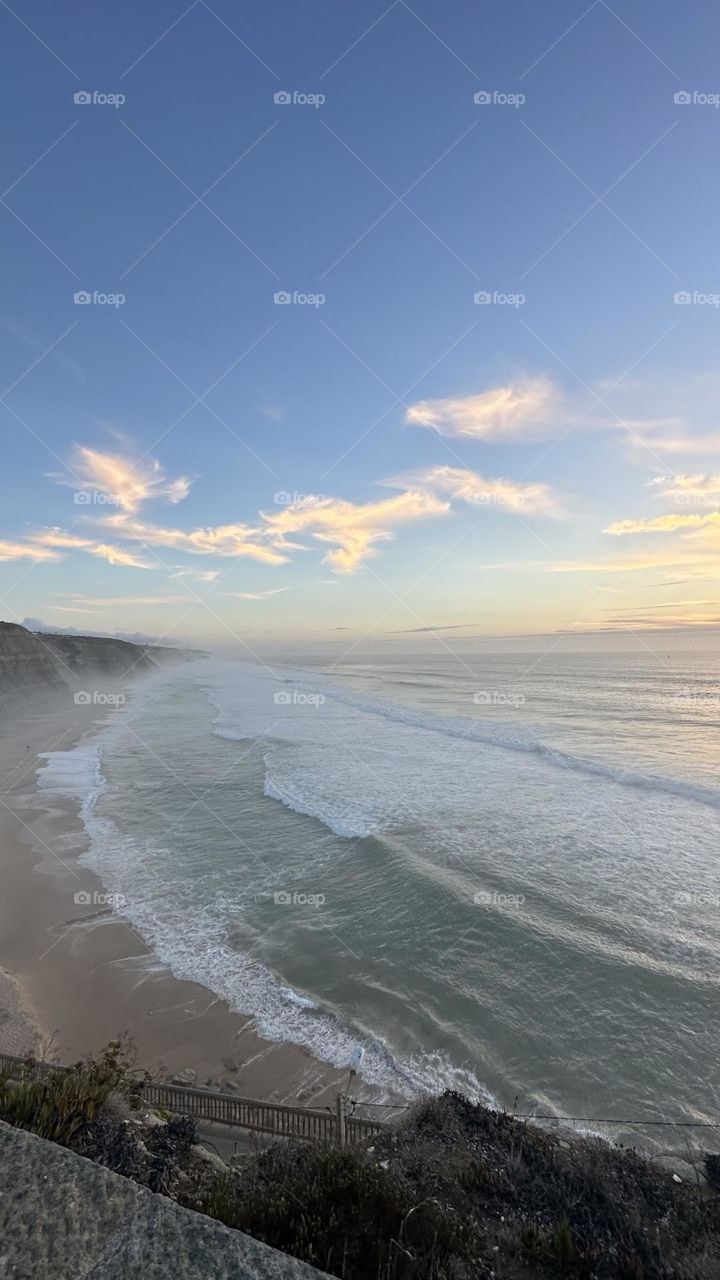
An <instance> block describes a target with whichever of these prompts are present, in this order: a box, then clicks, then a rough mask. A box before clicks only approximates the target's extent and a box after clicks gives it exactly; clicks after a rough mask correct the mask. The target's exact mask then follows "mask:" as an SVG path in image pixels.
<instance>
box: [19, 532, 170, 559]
mask: <svg viewBox="0 0 720 1280" xmlns="http://www.w3.org/2000/svg"><path fill="white" fill-rule="evenodd" d="M32 540H33V542H35V543H37V544H38V552H39V553H40V552H41V549H42V550H44V551H45V553H46V554H45V555H42V554H38V556H37V557H36V558H37V559H53V560H57V559H59V558H60V557H59V556H58V554H57V552H58V550H61V551H86V552H87V553H88V555H91V556H99V557H100V559H102V560H107V562H108V564H117V565H125V566H127V567H129V568H133V569H152V568H154V565H151V564H148V563H147V562H146V561H145V560H140V559H139V558H138V557H137V556H134V555H132V554H131V552H129V551H125V550H123V548H122V547H115V546H111V545H110V544H109V543H107V542H98V541H97V540H96V539H94V538H82V537H79V536H78V535H76V534H74V533H66V532H65V530H64V529H42V530H40V531H39V532H38V533H34V534H33V535H32Z"/></svg>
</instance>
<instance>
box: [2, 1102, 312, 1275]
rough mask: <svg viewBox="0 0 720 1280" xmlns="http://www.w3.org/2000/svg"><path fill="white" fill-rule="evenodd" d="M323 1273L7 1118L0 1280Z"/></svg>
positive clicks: (4, 1143)
mask: <svg viewBox="0 0 720 1280" xmlns="http://www.w3.org/2000/svg"><path fill="white" fill-rule="evenodd" d="M321 1275H322V1273H321V1272H319V1271H316V1270H314V1268H312V1267H308V1266H305V1264H304V1263H301V1262H297V1261H295V1259H293V1258H289V1257H287V1256H286V1255H285V1254H283V1253H278V1252H277V1250H275V1249H270V1248H269V1247H268V1246H267V1245H264V1244H260V1242H259V1241H257V1240H252V1239H251V1238H250V1237H249V1236H245V1235H243V1234H242V1233H241V1232H239V1231H230V1230H229V1229H228V1228H227V1227H223V1226H222V1225H221V1224H220V1223H218V1222H214V1221H213V1219H211V1218H206V1217H205V1216H204V1215H203V1214H201V1213H192V1212H191V1211H190V1210H189V1209H181V1208H180V1206H179V1205H176V1204H174V1203H173V1202H172V1201H171V1200H167V1199H166V1198H165V1197H164V1196H158V1195H153V1194H152V1192H150V1191H147V1190H146V1189H145V1188H144V1187H140V1186H137V1185H136V1184H135V1183H134V1182H130V1181H128V1179H127V1178H122V1177H120V1175H119V1174H116V1173H110V1171H109V1170H107V1169H103V1168H102V1167H101V1166H100V1165H96V1164H93V1163H92V1162H91V1161H90V1160H85V1159H83V1158H82V1157H81V1156H76V1155H74V1154H73V1152H71V1151H67V1150H65V1148H64V1147H59V1146H57V1145H56V1144H55V1143H52V1142H45V1141H44V1140H43V1139H42V1138H36V1137H35V1136H34V1134H31V1133H24V1132H23V1131H22V1130H20V1129H13V1128H11V1127H10V1126H9V1125H6V1124H3V1123H2V1122H0V1276H2V1280H166V1278H168V1277H172V1280H246V1278H247V1280H265V1278H267V1280H280V1277H288V1280H320V1277H321Z"/></svg>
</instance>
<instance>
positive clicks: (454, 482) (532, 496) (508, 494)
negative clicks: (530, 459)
mask: <svg viewBox="0 0 720 1280" xmlns="http://www.w3.org/2000/svg"><path fill="white" fill-rule="evenodd" d="M385 483H386V484H387V485H388V486H389V487H391V488H393V489H394V488H406V487H409V488H421V489H426V488H427V489H431V490H434V491H435V492H437V493H445V494H447V495H448V496H449V497H450V498H455V499H457V500H459V501H461V502H468V503H470V504H471V506H497V507H500V508H501V509H504V510H506V511H515V512H517V513H519V514H521V515H542V516H555V517H558V516H560V515H561V514H562V509H561V505H560V501H559V499H558V498H557V497H556V495H555V494H554V493H553V492H552V490H551V489H550V488H549V486H548V485H545V484H522V483H516V482H515V481H513V480H502V479H497V480H487V479H485V477H484V476H481V475H478V474H477V472H475V471H469V470H466V469H465V468H463V467H426V468H425V470H423V471H414V472H410V473H409V474H407V475H404V476H398V477H397V478H396V479H395V480H388V481H386V482H385Z"/></svg>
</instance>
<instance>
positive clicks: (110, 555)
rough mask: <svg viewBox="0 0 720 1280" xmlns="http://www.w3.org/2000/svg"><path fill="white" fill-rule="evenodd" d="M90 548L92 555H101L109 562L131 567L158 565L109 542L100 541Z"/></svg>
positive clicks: (101, 557)
mask: <svg viewBox="0 0 720 1280" xmlns="http://www.w3.org/2000/svg"><path fill="white" fill-rule="evenodd" d="M88 550H89V552H90V555H91V556H99V557H100V559H101V560H107V562H108V564H120V565H124V566H125V567H126V568H129V569H154V568H155V567H156V566H155V565H152V564H148V563H147V561H146V560H141V559H140V558H139V557H138V556H134V555H133V554H132V553H131V552H130V551H123V549H122V548H121V547H112V546H110V545H109V543H107V542H98V543H96V544H95V545H94V546H92V547H89V548H88Z"/></svg>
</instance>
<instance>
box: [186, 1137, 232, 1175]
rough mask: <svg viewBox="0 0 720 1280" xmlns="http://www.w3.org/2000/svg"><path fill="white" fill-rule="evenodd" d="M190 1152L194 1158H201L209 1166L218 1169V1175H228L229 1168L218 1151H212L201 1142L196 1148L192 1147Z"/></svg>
mask: <svg viewBox="0 0 720 1280" xmlns="http://www.w3.org/2000/svg"><path fill="white" fill-rule="evenodd" d="M190 1150H191V1151H192V1153H193V1155H194V1156H199V1157H200V1159H201V1160H205V1162H206V1163H207V1164H211V1165H212V1166H213V1167H214V1168H215V1169H217V1171H218V1173H227V1171H228V1166H227V1165H226V1163H225V1161H224V1160H223V1158H222V1156H219V1155H218V1154H217V1151H210V1150H209V1149H208V1147H203V1146H202V1145H201V1143H199V1142H198V1143H197V1145H196V1146H194V1147H191V1148H190Z"/></svg>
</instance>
